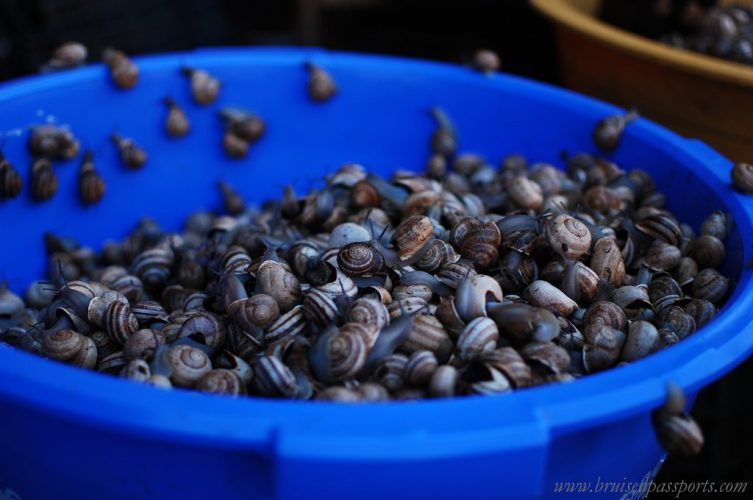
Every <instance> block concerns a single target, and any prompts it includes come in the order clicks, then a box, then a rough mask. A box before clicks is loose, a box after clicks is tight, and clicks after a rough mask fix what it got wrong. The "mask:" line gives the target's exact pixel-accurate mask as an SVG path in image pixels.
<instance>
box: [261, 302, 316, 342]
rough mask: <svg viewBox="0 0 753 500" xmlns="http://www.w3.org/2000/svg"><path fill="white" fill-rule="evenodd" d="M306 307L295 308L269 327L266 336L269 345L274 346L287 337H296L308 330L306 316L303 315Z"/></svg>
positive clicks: (265, 339)
mask: <svg viewBox="0 0 753 500" xmlns="http://www.w3.org/2000/svg"><path fill="white" fill-rule="evenodd" d="M303 307H304V306H295V307H294V308H293V309H291V310H290V311H288V312H286V313H285V314H283V315H282V316H280V317H279V318H277V320H276V321H275V322H274V323H272V324H271V325H269V327H268V328H267V331H266V332H265V334H264V341H265V342H266V343H267V344H274V343H275V342H279V341H281V340H283V339H285V338H287V337H294V336H296V335H299V334H301V333H303V332H304V331H305V330H306V316H305V315H304V314H303Z"/></svg>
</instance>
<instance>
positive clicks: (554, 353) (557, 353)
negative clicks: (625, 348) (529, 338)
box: [520, 342, 570, 373]
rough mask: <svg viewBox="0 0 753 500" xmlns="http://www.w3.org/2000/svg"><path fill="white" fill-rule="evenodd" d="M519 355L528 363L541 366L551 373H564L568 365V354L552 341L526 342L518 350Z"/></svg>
mask: <svg viewBox="0 0 753 500" xmlns="http://www.w3.org/2000/svg"><path fill="white" fill-rule="evenodd" d="M520 355H521V356H522V357H523V359H525V360H526V361H528V362H529V363H533V364H536V365H538V366H542V367H544V368H545V369H546V370H548V371H549V372H551V373H564V372H565V371H567V369H568V367H569V366H570V355H569V354H568V353H567V351H566V350H565V349H564V348H562V347H560V346H558V345H557V344H554V343H552V342H531V343H529V344H526V345H525V346H523V348H522V349H521V350H520Z"/></svg>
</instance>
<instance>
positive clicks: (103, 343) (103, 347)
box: [89, 330, 119, 359]
mask: <svg viewBox="0 0 753 500" xmlns="http://www.w3.org/2000/svg"><path fill="white" fill-rule="evenodd" d="M89 338H90V339H92V340H93V341H94V344H95V345H96V346H97V358H98V359H102V358H103V357H105V356H108V355H110V354H112V353H114V352H115V351H117V350H118V349H119V347H118V346H117V345H116V344H115V343H114V342H113V341H112V340H110V337H108V336H107V332H105V331H104V330H97V331H95V332H92V333H91V335H89Z"/></svg>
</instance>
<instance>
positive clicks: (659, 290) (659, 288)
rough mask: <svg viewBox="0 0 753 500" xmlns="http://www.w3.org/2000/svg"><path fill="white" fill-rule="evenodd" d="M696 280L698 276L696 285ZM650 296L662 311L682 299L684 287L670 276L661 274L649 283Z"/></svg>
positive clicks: (656, 306) (655, 307) (657, 308)
mask: <svg viewBox="0 0 753 500" xmlns="http://www.w3.org/2000/svg"><path fill="white" fill-rule="evenodd" d="M699 274H700V273H699ZM696 282H697V277H696V280H694V286H695V283H696ZM648 296H649V299H650V300H651V303H652V304H653V305H654V309H655V310H656V311H660V310H662V309H664V308H665V307H667V306H670V305H672V304H674V303H675V302H677V301H679V300H680V298H681V297H682V288H680V285H679V284H678V283H677V282H676V281H675V280H674V279H672V278H670V277H669V276H659V277H657V278H654V279H653V280H651V283H649V284H648Z"/></svg>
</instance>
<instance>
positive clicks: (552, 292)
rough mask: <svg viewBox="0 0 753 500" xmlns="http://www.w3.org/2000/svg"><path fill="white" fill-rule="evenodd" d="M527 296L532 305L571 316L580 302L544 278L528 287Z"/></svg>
mask: <svg viewBox="0 0 753 500" xmlns="http://www.w3.org/2000/svg"><path fill="white" fill-rule="evenodd" d="M525 296H526V298H527V299H528V301H529V302H530V303H531V305H534V306H537V307H543V308H545V309H549V310H550V311H552V312H557V313H559V314H561V315H563V316H570V315H571V314H572V313H573V312H574V311H575V310H576V309H577V308H578V304H577V303H576V302H575V301H574V300H572V299H571V298H570V297H568V296H567V295H565V293H564V292H563V291H562V290H560V289H559V288H557V287H556V286H554V285H552V284H551V283H549V282H547V281H543V280H538V281H534V282H533V283H531V284H530V285H529V286H528V288H526V291H525Z"/></svg>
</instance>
